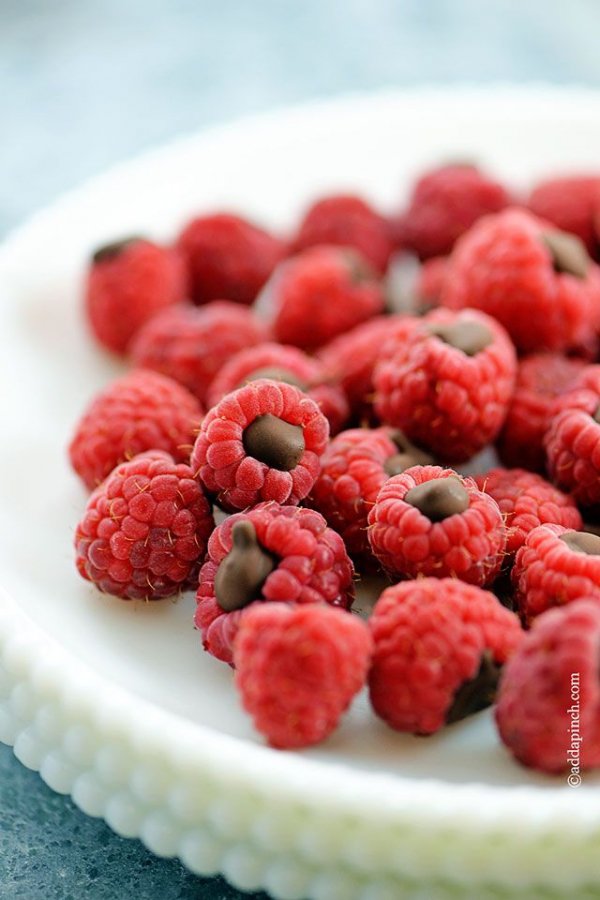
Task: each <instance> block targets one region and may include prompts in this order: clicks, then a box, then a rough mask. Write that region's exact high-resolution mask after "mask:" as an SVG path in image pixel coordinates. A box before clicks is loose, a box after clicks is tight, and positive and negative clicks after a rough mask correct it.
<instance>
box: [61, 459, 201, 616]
mask: <svg viewBox="0 0 600 900" xmlns="http://www.w3.org/2000/svg"><path fill="white" fill-rule="evenodd" d="M213 528H214V521H213V517H212V511H211V509H210V506H209V505H208V501H207V500H206V497H205V496H204V494H203V493H202V491H201V490H200V487H199V486H198V483H197V482H196V481H195V480H194V477H193V473H192V470H191V469H190V467H189V466H186V465H183V464H182V463H175V462H174V461H173V458H172V457H171V456H169V454H168V453H162V452H157V451H151V452H149V453H143V454H141V455H140V456H136V457H134V459H131V460H130V461H129V462H126V463H121V465H119V466H117V468H116V469H114V470H113V471H112V472H111V473H110V475H109V476H108V478H107V479H106V481H104V482H103V483H102V484H101V485H100V487H98V488H97V489H96V490H95V491H94V493H93V494H92V495H91V496H90V498H89V500H88V503H87V506H86V509H85V513H84V514H83V518H82V519H81V521H80V523H79V525H78V526H77V530H76V533H75V547H76V552H77V568H78V570H79V574H80V575H81V576H82V577H83V578H85V579H87V580H88V581H92V582H93V583H94V584H95V585H96V586H97V587H98V588H99V589H100V590H101V591H104V593H106V594H113V595H114V596H115V597H121V598H122V599H123V600H143V599H144V600H160V599H161V598H162V597H170V596H172V595H173V594H176V593H178V592H179V591H181V590H183V589H185V588H187V587H191V586H192V585H193V584H194V581H195V580H196V578H197V577H198V569H199V565H200V561H201V559H202V558H203V556H204V553H205V551H206V545H207V542H208V538H209V536H210V534H211V532H212V530H213Z"/></svg>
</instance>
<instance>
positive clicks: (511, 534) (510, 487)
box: [475, 469, 583, 555]
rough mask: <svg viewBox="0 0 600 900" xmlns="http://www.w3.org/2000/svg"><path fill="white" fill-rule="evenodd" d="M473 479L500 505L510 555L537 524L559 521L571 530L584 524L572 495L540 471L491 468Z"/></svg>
mask: <svg viewBox="0 0 600 900" xmlns="http://www.w3.org/2000/svg"><path fill="white" fill-rule="evenodd" d="M475 481H476V482H477V485H478V487H479V489H480V490H481V491H485V493H486V494H489V495H490V497H493V498H494V500H495V501H496V503H497V504H498V506H499V507H500V512H501V513H502V515H503V516H504V522H505V525H506V529H507V535H506V552H507V553H510V554H511V555H513V554H515V553H516V552H517V550H518V549H519V547H521V546H522V545H523V543H524V541H525V538H526V537H527V535H528V534H529V532H530V531H532V530H533V529H534V528H537V526H538V525H545V524H550V525H562V526H563V527H564V528H569V529H573V530H574V531H579V529H580V528H583V522H582V519H581V515H580V513H579V510H578V509H577V507H576V506H575V502H574V501H573V499H572V498H571V497H569V496H568V495H567V494H563V493H562V491H559V490H558V488H555V487H553V486H552V485H551V484H549V483H548V482H547V481H546V480H545V478H542V477H541V475H536V474H535V473H534V472H526V471H525V469H492V470H491V471H490V472H487V474H485V475H477V476H475Z"/></svg>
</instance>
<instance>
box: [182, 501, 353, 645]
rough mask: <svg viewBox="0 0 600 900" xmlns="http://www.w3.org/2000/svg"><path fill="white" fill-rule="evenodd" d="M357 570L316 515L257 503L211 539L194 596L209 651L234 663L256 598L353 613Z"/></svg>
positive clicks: (340, 542)
mask: <svg viewBox="0 0 600 900" xmlns="http://www.w3.org/2000/svg"><path fill="white" fill-rule="evenodd" d="M353 575H354V569H353V566H352V563H351V561H350V558H349V556H348V554H347V553H346V548H345V546H344V542H343V540H342V538H341V537H340V536H339V534H337V533H336V532H335V531H333V530H332V529H331V528H328V526H327V523H326V521H325V519H324V518H323V516H321V515H320V514H319V513H318V512H315V511H314V510H311V509H304V508H302V507H297V506H280V505H279V504H278V503H274V502H267V503H260V504H258V505H257V506H255V507H254V508H253V509H249V510H247V511H246V512H243V513H236V514H235V515H233V516H230V517H229V518H227V519H226V520H225V521H224V522H223V523H222V524H221V525H219V526H218V527H217V528H216V529H215V530H214V531H213V533H212V535H211V537H210V540H209V542H208V554H207V557H206V562H205V563H204V565H203V566H202V569H201V570H200V578H199V587H198V593H197V595H196V601H197V607H196V615H195V619H194V621H195V624H196V627H197V628H198V629H199V630H200V631H201V633H202V640H203V644H204V648H205V650H207V651H208V652H209V653H211V654H212V655H213V656H216V657H217V659H222V660H224V661H225V662H231V661H232V653H233V643H234V639H235V635H236V632H237V628H238V626H239V623H240V620H241V618H242V617H243V616H244V614H245V609H244V608H245V607H246V606H248V605H249V604H251V603H253V602H255V601H258V600H269V601H282V602H290V603H298V604H305V603H329V604H331V605H332V606H339V607H342V608H343V609H349V608H350V606H351V605H352V601H353V599H354V587H353V581H352V579H353Z"/></svg>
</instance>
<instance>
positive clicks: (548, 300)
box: [442, 209, 600, 351]
mask: <svg viewBox="0 0 600 900" xmlns="http://www.w3.org/2000/svg"><path fill="white" fill-rule="evenodd" d="M442 303H443V304H444V306H449V307H451V308H452V309H462V308H463V307H467V306H468V307H472V308H475V309H481V310H483V312H486V313H488V314H489V315H491V316H494V317H495V318H496V319H498V321H499V322H501V323H502V325H504V327H505V328H506V330H507V331H508V333H509V334H510V336H511V338H512V339H513V341H514V343H515V344H516V346H517V347H518V348H519V350H523V351H530V350H566V349H569V348H577V347H578V346H579V345H580V344H582V345H587V344H588V343H590V342H591V341H592V340H593V337H594V334H595V333H596V330H597V328H598V322H599V316H600V314H599V310H600V275H599V274H598V269H597V267H596V266H595V265H594V264H593V263H592V262H591V260H590V259H589V257H588V255H587V253H586V251H585V248H584V246H583V245H582V244H581V242H580V241H578V239H577V238H575V237H573V236H572V235H568V234H566V233H565V232H562V231H555V230H553V228H552V227H551V226H549V225H546V223H545V222H543V221H542V220H540V219H536V218H535V216H532V215H531V214H530V213H527V212H525V211H523V210H519V209H509V210H506V212H503V213H499V214H498V215H496V216H489V217H487V218H485V219H483V220H482V221H481V222H478V223H477V224H476V225H474V226H473V228H472V229H471V231H469V232H468V233H467V234H466V235H465V236H464V237H463V238H461V240H460V241H459V243H458V244H457V245H456V249H455V251H454V253H453V254H452V257H451V260H450V264H449V275H448V278H446V280H445V282H444V287H443V291H442Z"/></svg>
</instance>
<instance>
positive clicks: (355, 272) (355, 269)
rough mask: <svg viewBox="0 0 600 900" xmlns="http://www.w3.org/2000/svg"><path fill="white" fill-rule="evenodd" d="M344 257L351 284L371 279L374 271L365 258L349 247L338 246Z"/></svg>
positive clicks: (362, 282)
mask: <svg viewBox="0 0 600 900" xmlns="http://www.w3.org/2000/svg"><path fill="white" fill-rule="evenodd" d="M340 249H341V250H342V252H343V254H344V256H345V257H346V262H347V265H348V275H349V278H350V282H351V284H364V282H365V281H373V280H374V278H375V273H374V271H373V269H372V268H371V266H370V265H369V263H368V262H367V260H366V259H364V257H363V256H361V254H360V253H359V252H358V251H357V250H353V249H352V248H351V247H342V248H340Z"/></svg>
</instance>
